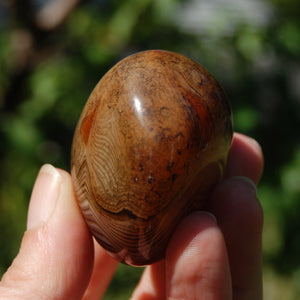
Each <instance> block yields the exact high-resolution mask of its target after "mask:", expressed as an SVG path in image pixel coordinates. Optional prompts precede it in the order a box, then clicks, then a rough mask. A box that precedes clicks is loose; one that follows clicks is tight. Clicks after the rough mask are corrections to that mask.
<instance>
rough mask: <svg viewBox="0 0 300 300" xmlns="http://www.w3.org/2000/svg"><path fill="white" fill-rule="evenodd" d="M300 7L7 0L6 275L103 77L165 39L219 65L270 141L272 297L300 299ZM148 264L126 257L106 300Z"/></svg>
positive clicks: (267, 192)
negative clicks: (43, 187)
mask: <svg viewBox="0 0 300 300" xmlns="http://www.w3.org/2000/svg"><path fill="white" fill-rule="evenodd" d="M51 3H52V5H51ZM63 3H64V4H63ZM299 12H300V2H299V1H298V0H269V1H267V0H261V1H259V0H213V1H212V0H210V1H205V0H198V1H197V0H185V1H179V0H144V1H140V0H127V1H121V0H113V1H109V0H98V1H97V0H94V1H92V0H90V1H79V0H71V1H56V2H55V3H54V1H45V0H44V1H42V0H40V1H30V0H23V1H17V0H15V1H7V2H5V1H0V170H1V172H0V274H2V273H3V272H4V271H5V270H6V269H7V267H8V266H9V265H10V264H11V261H12V259H13V258H14V256H15V255H16V253H17V251H18V247H19V244H20V240H21V238H22V235H23V232H24V230H25V223H26V214H27V206H28V200H29V197H30V193H31V189H32V186H33V183H34V180H35V177H36V175H37V172H38V170H39V168H40V166H41V165H42V164H44V163H46V162H47V163H51V164H54V165H55V166H57V167H60V168H63V169H66V170H69V161H70V147H71V142H72V136H73V132H74V129H75V126H76V122H77V120H78V117H79V115H80V112H81V110H82V108H83V106H84V104H85V101H86V100H87V98H88V96H89V94H90V92H91V91H92V89H93V87H94V86H95V84H96V83H97V82H98V80H99V79H100V78H101V77H102V76H103V75H104V73H105V72H106V71H107V70H108V69H109V68H110V67H111V66H113V65H114V64H115V63H116V62H117V61H119V60H120V59H122V58H124V57H125V56H127V55H129V54H132V53H134V52H137V51H141V50H146V49H153V48H159V49H166V50H171V51H176V52H179V53H181V54H184V55H186V56H188V57H190V58H192V59H194V60H196V61H198V62H199V63H200V64H202V65H203V66H205V67H206V68H207V69H208V70H209V71H210V72H212V73H213V74H214V75H215V77H216V78H217V79H218V80H219V81H220V83H221V84H222V85H223V87H224V89H225V90H226V92H227V94H228V96H229V98H230V101H231V104H232V108H233V114H234V126H235V130H236V131H239V132H242V133H245V134H247V135H250V136H252V137H254V138H256V139H257V140H258V141H259V143H260V144H261V145H262V148H263V151H264V154H265V171H264V176H263V178H262V181H261V184H260V185H259V189H258V194H259V198H260V200H261V202H262V205H263V208H264V211H265V227H264V294H265V299H267V300H268V299H275V300H276V299H288V300H289V299H300V138H299V137H300V136H299V129H300V126H299V123H300V60H299V58H300V18H299ZM141 271H142V270H141V269H136V268H131V267H126V266H121V267H120V268H119V269H118V272H117V275H116V276H115V278H114V280H113V282H112V285H111V286H110V289H109V291H108V293H107V294H106V298H105V299H128V298H129V295H130V293H131V291H132V289H133V286H134V285H135V283H136V282H137V280H138V278H139V275H140V273H141Z"/></svg>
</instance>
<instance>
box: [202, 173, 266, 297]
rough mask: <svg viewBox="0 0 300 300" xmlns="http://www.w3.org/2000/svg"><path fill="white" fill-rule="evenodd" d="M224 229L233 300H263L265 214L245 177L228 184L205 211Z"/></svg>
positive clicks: (222, 187)
mask: <svg viewBox="0 0 300 300" xmlns="http://www.w3.org/2000/svg"><path fill="white" fill-rule="evenodd" d="M205 209H206V210H208V211H210V212H212V213H213V214H214V215H215V216H216V218H217V220H218V225H219V227H220V228H221V230H222V232H223V235H224V238H225V241H226V247H227V252H228V257H229V263H230V269H231V278H232V285H233V299H241V300H244V299H262V241H261V240H262V227H263V212H262V208H261V206H260V203H259V201H258V200H257V198H256V187H255V185H254V183H253V182H251V181H250V180H249V179H248V178H245V177H232V178H230V179H227V180H225V181H224V182H223V183H222V184H220V185H219V186H218V187H217V189H216V190H215V191H214V193H213V195H212V197H211V200H210V201H209V202H208V204H207V206H206V207H205Z"/></svg>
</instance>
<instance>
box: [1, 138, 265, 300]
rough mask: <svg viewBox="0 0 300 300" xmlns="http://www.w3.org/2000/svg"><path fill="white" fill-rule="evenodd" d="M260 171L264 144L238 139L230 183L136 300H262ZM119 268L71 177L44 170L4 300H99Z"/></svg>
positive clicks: (189, 226)
mask: <svg viewBox="0 0 300 300" xmlns="http://www.w3.org/2000/svg"><path fill="white" fill-rule="evenodd" d="M262 169H263V155H262V151H261V148H260V147H259V145H258V144H257V143H256V142H255V141H254V140H252V139H250V138H249V137H246V136H243V135H241V134H235V135H234V140H233V143H232V147H231V150H230V153H229V157H228V167H227V169H226V174H225V179H224V181H223V182H222V183H221V184H219V186H218V187H217V188H216V189H215V191H214V193H213V195H212V197H211V199H210V201H209V202H208V204H207V206H206V207H205V211H203V212H195V213H193V214H191V215H190V216H188V217H187V218H185V219H184V220H183V221H182V222H181V223H180V224H179V225H178V227H177V229H176V231H175V232H174V234H173V236H172V238H171V240H170V242H169V245H168V248H167V251H166V257H165V259H164V260H162V261H159V262H157V263H155V264H153V265H151V266H148V267H147V268H146V269H145V272H144V274H143V276H142V278H141V280H140V282H139V283H138V285H137V287H136V289H135V291H134V292H133V295H132V299H146V300H152V299H222V300H223V299H239V300H244V299H258V300H259V299H262V246H261V238H262V227H263V212H262V209H261V206H260V204H259V201H258V200H257V198H256V188H255V184H257V183H258V181H259V179H260V176H261V173H262ZM214 216H215V217H214ZM216 220H217V221H216ZM117 265H118V263H117V262H116V261H115V260H114V259H112V258H111V257H110V256H108V255H107V254H106V252H105V251H104V250H103V249H102V248H101V247H100V246H99V245H98V244H96V243H95V242H94V241H93V238H92V237H91V235H90V233H89V231H88V229H87V226H86V224H85V222H84V220H83V217H82V215H81V212H80V210H79V207H78V205H77V202H76V200H75V198H74V193H73V188H72V184H71V179H70V175H69V174H68V173H67V172H65V171H62V170H59V169H55V168H54V167H52V166H50V165H46V166H44V167H42V169H41V171H40V173H39V175H38V177H37V180H36V183H35V185H34V188H33V192H32V196H31V200H30V205H29V211H28V222H27V231H26V232H25V234H24V237H23V240H22V243H21V247H20V251H19V253H18V255H17V257H16V258H15V260H14V261H13V263H12V265H11V267H10V268H9V269H8V270H7V272H6V273H5V274H4V276H3V278H2V280H1V283H0V298H1V299H3V300H5V299H23V300H24V299H25V300H26V299H48V300H49V299H50V300H51V299H89V300H90V299H100V298H101V296H102V295H103V294H104V292H105V290H106V288H107V286H108V285H109V283H110V281H111V279H112V277H113V275H114V273H115V271H116V268H117Z"/></svg>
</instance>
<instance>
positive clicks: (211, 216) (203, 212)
mask: <svg viewBox="0 0 300 300" xmlns="http://www.w3.org/2000/svg"><path fill="white" fill-rule="evenodd" d="M195 213H196V214H198V215H206V216H209V217H210V218H212V219H213V221H214V222H215V223H216V224H217V223H218V221H217V218H216V216H215V215H214V214H212V213H211V212H209V211H206V210H198V211H195Z"/></svg>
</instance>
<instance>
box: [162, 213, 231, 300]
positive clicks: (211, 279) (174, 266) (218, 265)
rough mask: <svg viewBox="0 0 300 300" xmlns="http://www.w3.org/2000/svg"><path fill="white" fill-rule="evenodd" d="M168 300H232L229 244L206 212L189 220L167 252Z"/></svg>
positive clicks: (179, 229)
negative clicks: (228, 256)
mask: <svg viewBox="0 0 300 300" xmlns="http://www.w3.org/2000/svg"><path fill="white" fill-rule="evenodd" d="M166 278H167V279H166V296H167V298H168V299H210V298H211V297H212V295H213V298H215V299H224V300H226V299H231V280H230V271H229V264H228V259H227V252H226V246H225V242H224V239H223V236H222V233H221V232H220V230H219V228H218V226H217V223H216V221H215V220H214V219H213V218H212V217H211V216H209V215H207V214H203V213H202V212H198V213H194V214H192V215H191V216H189V217H188V218H186V219H185V220H184V221H183V222H182V223H181V225H180V226H179V228H178V229H177V230H176V233H175V236H174V238H173V239H171V241H170V244H169V246H168V249H167V253H166Z"/></svg>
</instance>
